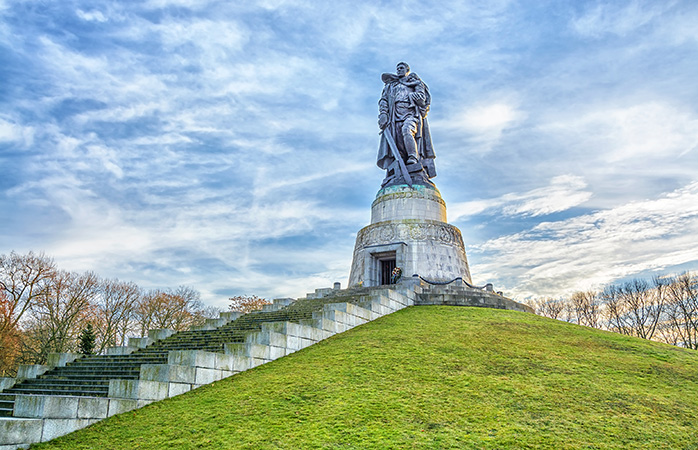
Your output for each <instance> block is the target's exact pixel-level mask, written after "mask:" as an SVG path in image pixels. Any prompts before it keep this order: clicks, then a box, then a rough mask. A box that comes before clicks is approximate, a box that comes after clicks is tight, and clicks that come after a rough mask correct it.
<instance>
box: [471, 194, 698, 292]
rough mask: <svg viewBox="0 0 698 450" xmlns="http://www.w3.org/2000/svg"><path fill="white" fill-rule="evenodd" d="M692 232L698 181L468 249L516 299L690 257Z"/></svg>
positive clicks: (483, 274)
mask: <svg viewBox="0 0 698 450" xmlns="http://www.w3.org/2000/svg"><path fill="white" fill-rule="evenodd" d="M696 233H698V183H692V184H690V185H688V186H685V187H683V188H681V189H678V190H676V191H673V192H670V193H667V194H665V195H663V196H661V197H660V198H658V199H655V200H646V201H637V202H632V203H628V204H625V205H619V206H618V207H615V208H612V209H609V210H603V211H598V212H595V213H591V214H584V215H581V216H578V217H574V218H570V219H567V220H562V221H557V222H541V223H540V224H538V225H536V226H534V227H532V228H531V229H528V230H523V231H521V232H517V233H514V234H510V235H506V236H501V237H498V238H496V239H492V240H489V241H487V242H485V243H483V244H481V245H477V246H474V247H471V249H470V252H471V255H475V258H476V259H477V260H478V261H479V262H478V263H477V264H474V265H473V272H474V273H477V274H478V276H479V277H480V279H481V280H494V281H495V283H496V284H499V285H500V286H502V287H504V288H505V289H506V290H507V293H509V294H511V295H514V296H516V297H517V298H526V297H529V296H535V295H550V296H557V295H564V294H569V293H571V292H572V291H574V290H581V289H587V288H598V287H599V286H602V285H603V284H605V283H609V282H613V281H614V280H616V279H619V278H622V277H625V276H629V275H632V274H635V273H640V272H643V271H648V270H649V271H656V272H660V271H666V270H671V269H672V268H673V267H676V266H679V265H681V264H684V263H686V262H690V261H694V260H695V255H696V254H698V241H696V240H695V236H696ZM502 274H506V275H505V276H504V277H503V276H502Z"/></svg>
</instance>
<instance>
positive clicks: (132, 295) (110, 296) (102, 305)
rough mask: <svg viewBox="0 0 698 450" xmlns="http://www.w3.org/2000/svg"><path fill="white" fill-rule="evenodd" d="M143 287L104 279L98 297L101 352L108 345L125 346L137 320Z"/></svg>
mask: <svg viewBox="0 0 698 450" xmlns="http://www.w3.org/2000/svg"><path fill="white" fill-rule="evenodd" d="M140 297H141V289H140V288H139V287H138V286H137V285H136V284H135V283H127V282H122V281H119V280H117V279H113V280H103V281H102V282H101V283H100V285H99V295H98V296H97V299H96V308H95V317H94V319H95V320H94V321H95V325H96V328H97V335H98V336H99V337H100V339H99V340H98V345H97V348H96V350H97V353H102V352H103V351H104V350H105V349H106V348H107V347H114V346H118V345H125V343H126V338H127V337H128V335H129V334H130V333H131V331H132V330H133V327H134V323H135V320H136V308H137V306H138V302H139V300H140Z"/></svg>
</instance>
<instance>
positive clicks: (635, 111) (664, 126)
mask: <svg viewBox="0 0 698 450" xmlns="http://www.w3.org/2000/svg"><path fill="white" fill-rule="evenodd" d="M540 129H541V131H543V132H555V133H557V132H561V133H565V134H567V135H569V136H571V137H572V138H571V139H569V141H570V143H571V144H572V145H574V146H578V147H579V146H583V147H586V148H585V149H584V151H585V153H586V154H587V155H589V156H592V155H595V156H596V157H597V158H598V159H599V160H600V161H603V162H605V163H617V162H620V161H626V160H632V159H634V160H642V161H648V160H659V161H661V160H666V159H667V158H672V157H681V156H683V155H685V154H687V153H689V152H691V151H695V150H696V148H698V117H697V116H696V115H695V113H693V112H690V111H688V110H685V109H681V108H677V107H672V106H671V105H667V104H664V103H659V102H652V103H643V104H638V105H632V106H628V107H620V108H619V107H610V108H609V107H600V108H598V109H596V110H593V111H590V112H588V113H586V114H584V115H582V116H581V117H578V118H573V119H570V120H568V121H565V122H552V123H549V124H547V125H543V126H541V128H540Z"/></svg>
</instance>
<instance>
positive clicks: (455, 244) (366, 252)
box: [349, 185, 470, 286]
mask: <svg viewBox="0 0 698 450" xmlns="http://www.w3.org/2000/svg"><path fill="white" fill-rule="evenodd" d="M384 259H395V264H396V267H399V268H401V269H402V275H403V277H411V276H412V275H413V274H419V275H421V276H423V277H425V278H426V279H429V280H434V281H438V282H445V281H451V280H453V279H455V278H457V277H462V278H463V279H465V280H467V281H468V282H470V268H469V267H468V261H467V257H466V254H465V246H464V244H463V238H462V237H461V233H460V231H459V230H458V228H456V227H454V226H452V225H449V224H448V223H446V206H445V203H444V201H443V199H441V194H440V193H439V191H438V190H437V189H436V188H435V187H433V186H422V185H414V186H412V187H410V186H407V185H397V186H389V187H387V188H384V189H381V190H380V191H379V192H378V194H377V195H376V200H375V201H374V202H373V206H372V208H371V224H370V225H368V226H367V227H364V228H363V229H362V230H360V231H359V233H358V234H357V237H356V245H355V246H354V257H353V262H352V268H351V275H350V277H349V286H357V285H360V284H362V285H364V286H377V285H379V284H380V282H381V273H380V271H381V270H382V269H381V267H382V266H381V264H380V261H381V260H384Z"/></svg>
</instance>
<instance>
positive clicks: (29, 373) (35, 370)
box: [17, 364, 51, 379]
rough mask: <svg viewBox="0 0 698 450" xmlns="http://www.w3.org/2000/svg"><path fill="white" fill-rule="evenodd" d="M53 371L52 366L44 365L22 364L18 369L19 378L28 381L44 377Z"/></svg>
mask: <svg viewBox="0 0 698 450" xmlns="http://www.w3.org/2000/svg"><path fill="white" fill-rule="evenodd" d="M50 369H51V366H47V365H43V364H20V365H19V367H18V368H17V378H19V379H28V378H36V377H38V376H39V375H43V374H45V373H46V372H48V371H49V370H50Z"/></svg>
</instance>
